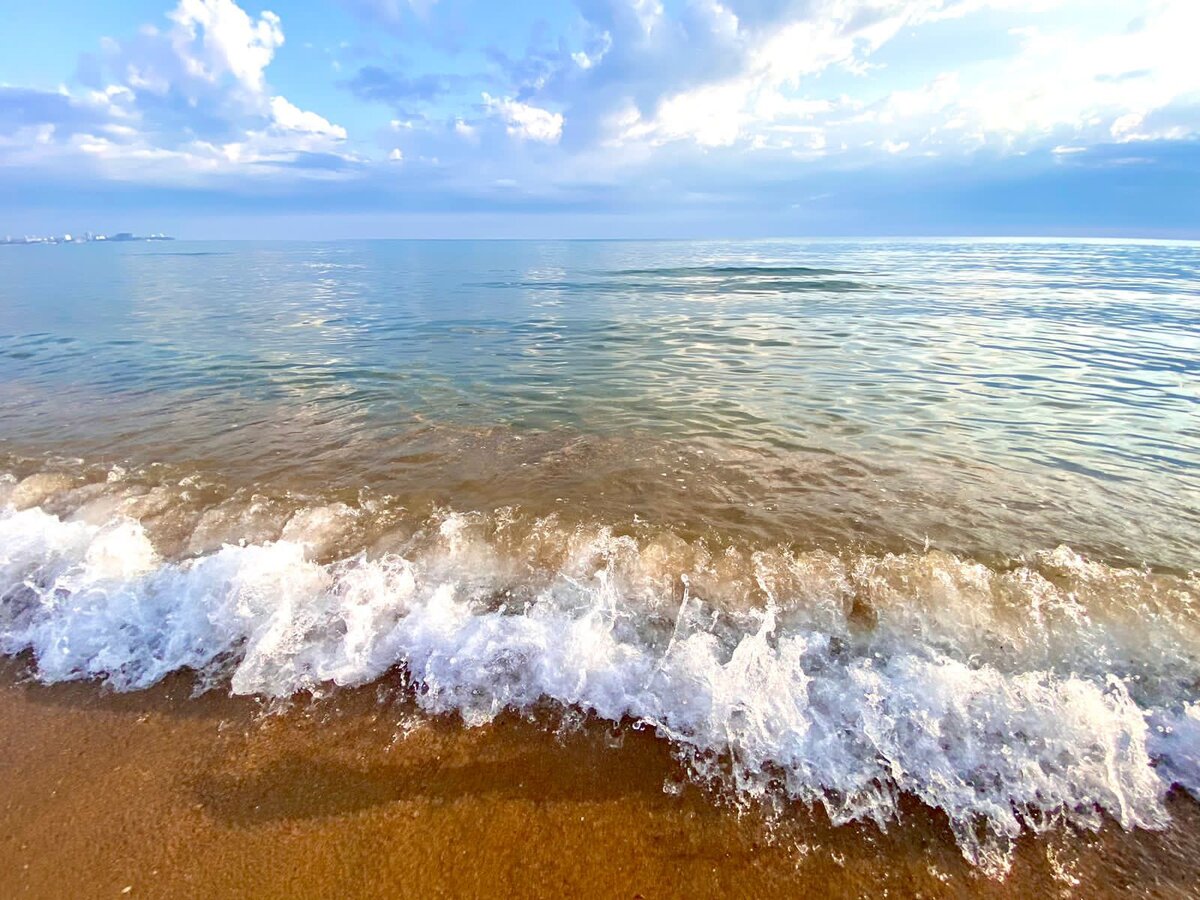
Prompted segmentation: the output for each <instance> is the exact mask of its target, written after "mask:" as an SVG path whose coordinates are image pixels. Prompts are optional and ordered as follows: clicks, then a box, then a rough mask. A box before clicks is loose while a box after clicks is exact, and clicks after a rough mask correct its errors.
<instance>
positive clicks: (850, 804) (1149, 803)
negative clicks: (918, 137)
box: [0, 241, 1200, 873]
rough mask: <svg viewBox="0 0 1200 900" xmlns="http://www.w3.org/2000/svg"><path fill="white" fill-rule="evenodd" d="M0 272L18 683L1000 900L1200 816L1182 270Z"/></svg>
mask: <svg viewBox="0 0 1200 900" xmlns="http://www.w3.org/2000/svg"><path fill="white" fill-rule="evenodd" d="M0 249H2V250H3V251H4V252H0V472H2V473H3V475H2V476H0V652H3V653H5V654H10V655H18V654H26V656H27V658H28V660H29V665H30V667H31V671H32V672H33V673H34V674H35V675H36V677H38V678H40V679H42V680H45V681H61V680H70V679H97V680H102V681H104V682H106V683H108V684H109V685H111V686H112V687H115V688H117V689H119V690H138V689H141V688H145V687H148V686H150V685H152V684H154V683H156V682H157V681H159V680H161V679H162V678H164V677H165V676H166V675H168V674H170V673H172V672H176V671H178V670H181V669H184V670H190V671H192V672H194V677H195V678H196V680H197V684H198V685H199V686H201V687H206V688H210V689H214V690H229V691H233V692H235V693H247V694H257V695H263V696H267V697H286V696H289V695H291V694H294V693H296V692H299V691H318V692H321V691H330V690H332V689H333V688H334V687H335V686H338V685H358V684H364V683H370V682H372V681H375V680H377V679H392V680H396V679H402V680H406V681H407V683H408V684H410V685H411V687H412V689H413V691H414V692H415V695H416V697H417V699H418V702H419V703H420V704H421V706H423V707H424V708H425V709H426V710H428V711H429V712H430V713H452V714H456V715H459V716H461V718H462V720H463V721H464V724H466V725H473V724H479V723H483V722H488V721H491V720H492V719H494V718H495V717H496V716H497V715H499V714H500V713H502V712H504V711H506V710H531V709H534V708H540V707H544V706H546V705H547V704H550V705H560V706H561V707H563V708H568V709H575V710H580V711H583V712H585V713H588V714H589V715H592V716H595V717H597V718H600V719H606V720H611V721H612V722H614V723H623V726H624V727H634V726H638V727H649V728H653V729H655V730H656V731H657V732H658V733H659V734H660V735H662V736H663V737H664V738H665V739H666V740H669V741H670V742H672V744H673V746H674V747H675V748H676V751H677V753H678V755H679V757H680V759H681V760H683V761H684V763H685V764H686V766H687V767H688V769H689V771H690V772H691V773H692V775H693V776H694V777H695V778H696V779H697V780H699V781H702V782H704V783H706V784H710V785H716V786H718V788H719V789H720V790H724V791H727V792H729V793H730V794H731V795H732V796H733V797H734V798H735V799H736V800H737V801H738V802H746V803H759V802H762V803H766V804H772V803H778V801H779V800H780V799H782V800H796V801H801V802H804V803H808V804H814V805H820V806H822V807H824V809H825V810H826V811H827V812H828V813H829V815H830V817H831V818H832V819H833V821H835V822H843V821H851V820H870V821H874V822H877V823H879V824H880V825H881V826H883V827H889V825H890V824H891V823H893V821H894V819H895V817H896V813H897V810H898V804H899V802H900V797H901V795H905V794H907V795H912V796H915V797H917V798H919V799H920V800H921V801H922V802H924V803H925V804H927V805H928V806H930V807H932V808H934V809H938V810H941V811H943V812H944V813H945V815H946V816H947V818H948V819H949V821H950V823H951V827H952V829H953V830H954V833H955V835H956V838H957V840H958V842H959V845H960V847H961V848H962V850H963V853H964V854H965V855H966V856H967V858H968V859H969V860H971V861H972V862H974V863H977V864H978V865H980V866H981V867H983V868H984V869H985V870H986V871H988V872H991V873H1002V872H1003V871H1004V870H1005V868H1006V867H1007V865H1008V863H1009V860H1010V859H1011V853H1012V846H1013V842H1014V840H1015V839H1016V838H1017V837H1018V836H1019V835H1020V834H1021V833H1022V832H1023V831H1026V830H1033V831H1041V830H1045V829H1047V828H1051V827H1061V826H1063V825H1067V826H1074V827H1078V828H1093V827H1097V826H1098V825H1099V824H1100V823H1101V822H1102V821H1103V820H1104V819H1105V818H1107V819H1110V820H1115V821H1117V822H1119V823H1120V824H1121V825H1123V826H1125V827H1127V828H1135V827H1142V828H1162V827H1165V826H1166V825H1167V824H1168V821H1169V818H1168V814H1167V811H1166V807H1165V805H1164V800H1165V798H1166V795H1167V793H1168V792H1169V791H1170V790H1172V789H1173V788H1175V787H1176V786H1178V787H1179V788H1181V789H1183V790H1188V791H1192V792H1194V793H1200V704H1198V701H1200V610H1198V609H1197V603H1198V602H1200V577H1198V576H1197V574H1196V569H1197V568H1200V549H1198V548H1197V542H1196V535H1197V533H1200V245H1195V244H1184V243H1179V244H1168V243H1121V242H1062V241H1057V242H1056V241H910V242H902V241H865V242H816V241H813V242H752V243H737V242H686V243H675V242H597V243H589V242H386V241H385V242H361V243H355V242H347V243H329V244H319V243H296V244H289V243H195V242H182V241H181V242H175V243H172V244H170V245H165V244H145V245H123V246H116V245H114V246H103V245H87V246H80V247H70V246H62V247H9V248H0ZM781 808H784V809H785V808H786V806H784V807H781Z"/></svg>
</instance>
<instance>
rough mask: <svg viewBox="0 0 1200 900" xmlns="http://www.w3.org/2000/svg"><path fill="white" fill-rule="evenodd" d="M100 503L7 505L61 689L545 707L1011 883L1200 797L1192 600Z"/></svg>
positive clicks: (26, 627)
mask: <svg viewBox="0 0 1200 900" xmlns="http://www.w3.org/2000/svg"><path fill="white" fill-rule="evenodd" d="M185 481H186V480H185ZM92 487H93V488H94V489H93V490H91V491H90V492H82V493H81V492H80V491H78V490H76V491H75V493H74V494H70V491H69V490H68V486H67V485H65V484H64V483H63V482H62V481H61V480H56V477H55V476H53V475H35V476H33V477H32V478H27V479H25V480H24V481H22V482H19V483H18V482H17V481H16V480H15V479H12V478H9V479H8V480H7V481H6V482H3V483H0V507H2V511H0V652H3V653H5V654H10V655H16V654H29V656H30V659H31V666H32V669H33V672H34V673H35V674H36V677H37V678H38V679H40V680H42V681H46V682H57V681H64V680H74V679H98V680H102V681H104V682H105V683H107V684H108V685H110V686H112V687H113V688H115V689H117V690H122V691H129V690H137V689H141V688H146V687H148V686H150V685H152V684H154V683H156V682H157V681H159V680H160V679H162V678H163V677H165V676H166V675H168V674H169V673H172V672H176V671H179V670H192V671H194V672H195V673H196V675H197V678H198V683H200V684H201V685H203V686H207V687H212V686H215V685H227V686H228V688H229V689H230V690H232V692H234V693H236V694H254V695H262V696H268V697H286V696H289V695H292V694H294V693H296V692H300V691H320V690H323V689H327V688H328V687H329V686H334V685H360V684H364V683H368V682H371V681H374V680H376V679H380V678H385V677H397V676H396V674H395V673H397V672H398V673H401V675H400V677H404V678H406V679H407V680H408V682H409V683H410V684H411V686H412V687H413V689H414V693H415V696H416V698H417V702H418V703H419V704H420V705H421V706H422V707H423V708H424V709H425V710H427V711H429V712H431V713H456V714H458V715H461V717H462V719H463V720H464V722H466V723H467V724H468V725H477V724H481V723H486V722H488V721H491V720H492V719H493V718H495V717H496V716H497V715H499V714H500V713H502V712H503V711H506V710H517V711H528V710H530V709H532V708H533V707H535V706H536V705H538V704H542V703H545V702H547V701H550V702H554V703H557V704H562V705H563V706H569V707H574V708H577V709H580V710H583V711H585V712H587V713H589V714H591V715H594V716H596V717H599V718H601V719H605V720H609V721H611V722H614V723H622V722H623V723H626V724H632V725H636V726H639V727H650V728H653V729H655V730H656V731H657V732H658V733H659V734H660V735H662V736H663V737H665V738H666V739H668V740H670V741H671V742H672V743H673V745H674V747H675V748H676V749H677V752H678V755H679V757H680V758H681V759H682V760H683V761H684V763H685V764H686V765H687V766H688V767H689V770H690V771H691V772H692V773H693V775H694V776H695V777H696V778H697V779H699V780H702V781H705V782H707V783H716V784H719V785H721V786H726V787H729V788H731V789H732V796H734V797H736V798H737V799H739V800H740V801H744V802H754V801H756V800H760V799H761V800H766V801H770V800H771V799H772V798H779V797H783V798H785V799H788V800H794V801H799V802H803V803H806V804H815V805H820V806H822V807H823V808H824V809H825V810H827V811H828V813H829V816H830V817H831V819H832V820H833V821H834V822H835V823H842V822H848V821H851V820H870V821H874V822H876V823H878V824H879V825H880V826H881V827H886V826H887V825H888V823H889V822H891V821H892V820H893V819H894V818H895V816H896V814H897V811H898V803H899V801H900V797H901V795H902V794H910V795H914V796H916V797H918V798H920V800H921V801H923V802H924V803H925V804H927V805H928V806H930V807H933V808H935V809H938V810H941V811H942V812H944V813H945V815H946V816H947V818H948V820H949V822H950V825H951V828H952V829H953V831H954V833H955V835H956V838H957V840H958V842H959V844H960V846H961V848H962V851H963V853H964V854H965V855H966V856H967V858H968V859H970V860H971V861H973V862H974V863H976V864H978V865H981V866H983V867H984V868H986V869H987V870H988V871H991V872H996V873H999V872H1003V871H1005V870H1006V868H1007V866H1008V864H1009V860H1010V858H1011V852H1012V844H1013V841H1014V840H1015V839H1016V838H1017V837H1018V836H1019V835H1020V834H1021V832H1022V831H1023V830H1025V829H1032V830H1035V831H1040V830H1044V829H1046V828H1049V827H1052V826H1060V825H1063V824H1066V825H1069V826H1073V827H1079V828H1095V827H1098V826H1099V824H1100V823H1101V821H1102V819H1103V816H1108V817H1110V818H1112V819H1114V820H1116V821H1117V822H1119V823H1120V824H1121V825H1122V826H1124V827H1126V828H1134V827H1144V828H1160V827H1163V826H1165V825H1166V824H1167V821H1168V816H1167V812H1166V809H1165V806H1164V799H1165V796H1166V794H1167V792H1168V791H1169V789H1170V788H1171V787H1172V786H1173V785H1174V784H1181V785H1183V786H1184V787H1185V788H1187V789H1188V790H1190V791H1192V792H1194V793H1195V792H1200V705H1198V704H1197V703H1196V702H1195V701H1196V695H1197V686H1198V684H1200V681H1198V678H1200V625H1198V623H1197V617H1196V611H1195V603H1196V601H1197V598H1200V584H1198V582H1197V579H1196V577H1195V576H1194V575H1182V574H1178V573H1176V574H1171V573H1155V572H1151V571H1148V570H1140V569H1121V568H1113V567H1109V566H1107V565H1104V564H1103V563H1101V562H1098V561H1093V560H1089V559H1085V558H1083V557H1081V556H1079V555H1078V554H1076V553H1075V552H1073V551H1072V550H1070V549H1068V548H1066V547H1059V548H1057V549H1053V550H1049V551H1047V552H1045V553H1042V554H1038V555H1036V556H1034V557H1030V558H1027V559H1023V560H1015V561H1012V562H1011V564H1009V565H996V564H993V565H992V566H988V565H984V564H983V563H981V562H978V561H975V560H972V559H968V558H963V557H960V556H955V555H952V554H949V553H945V552H941V551H937V550H928V551H925V552H913V553H901V554H886V553H876V554H871V553H865V552H862V551H851V550H845V551H834V550H811V551H805V552H800V551H796V550H793V549H790V548H788V547H787V546H764V547H745V546H737V545H732V544H726V545H721V544H718V543H715V542H706V541H704V540H698V539H690V540H689V539H685V538H683V537H681V536H680V535H677V534H675V533H673V532H671V531H670V530H667V529H658V530H657V531H653V530H647V529H639V528H638V527H636V526H635V525H634V526H628V527H619V526H617V525H614V524H604V523H590V524H589V523H584V524H574V525H571V524H567V523H565V522H563V521H560V520H559V519H558V518H557V517H555V516H548V517H540V518H531V517H525V516H523V515H522V514H521V513H520V511H519V510H509V509H504V510H499V511H496V512H493V513H488V514H484V513H463V512H453V511H448V510H441V511H437V512H434V513H433V514H431V515H423V516H422V517H419V518H417V519H406V518H405V517H404V515H403V514H402V513H400V512H397V511H396V510H382V509H380V508H377V507H375V506H372V505H371V504H369V503H366V504H360V505H358V506H355V505H352V504H346V503H328V502H325V503H310V504H306V503H305V502H301V501H295V502H292V503H291V504H290V505H286V504H285V505H282V506H281V505H279V504H275V505H272V504H271V503H269V502H267V501H265V500H264V499H263V498H251V499H250V500H247V501H246V502H245V504H243V505H242V506H240V507H238V508H236V509H234V508H233V507H232V506H231V505H230V503H225V504H224V505H223V506H218V507H214V508H210V509H209V510H208V511H207V512H205V513H203V514H201V513H197V514H196V515H195V516H194V517H193V518H192V519H190V520H188V523H189V524H188V526H187V530H188V532H189V534H188V536H187V537H186V539H183V540H176V541H175V542H174V544H172V545H171V546H173V547H174V549H173V550H170V551H167V550H164V547H166V546H167V545H168V544H170V542H168V541H165V540H164V539H162V538H161V537H160V532H163V526H162V522H163V521H164V518H163V517H164V515H169V513H170V512H171V510H172V508H174V507H177V506H181V505H185V504H186V502H187V497H188V490H189V487H188V485H187V484H185V483H181V484H180V485H179V486H175V487H173V488H172V489H171V490H166V489H165V488H154V489H149V488H146V487H145V486H133V485H127V484H124V483H123V481H122V478H121V474H120V473H119V472H118V473H116V474H114V476H113V477H112V478H111V479H110V481H109V483H106V484H103V485H94V486H92ZM68 495H70V497H71V498H72V499H69V500H64V499H63V498H64V497H66V496H68ZM213 509H219V510H220V513H219V514H215V513H214V512H213ZM264 510H266V511H264ZM272 510H273V511H272ZM367 518H372V519H373V520H375V521H376V522H378V521H386V523H387V527H384V528H376V529H375V530H374V531H372V530H371V529H367V528H365V527H364V525H363V520H364V519H367ZM163 533H165V532H163ZM368 533H370V534H371V535H373V536H372V537H371V538H370V539H367V538H365V537H363V535H366V534H368ZM347 535H352V536H354V537H353V538H352V539H348V538H347ZM348 540H350V543H349V544H348V543H347V541H348Z"/></svg>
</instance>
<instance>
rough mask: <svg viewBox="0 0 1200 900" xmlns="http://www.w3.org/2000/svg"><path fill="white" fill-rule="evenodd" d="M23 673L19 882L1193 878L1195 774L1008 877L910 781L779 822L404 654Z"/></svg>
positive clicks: (198, 885)
mask: <svg viewBox="0 0 1200 900" xmlns="http://www.w3.org/2000/svg"><path fill="white" fill-rule="evenodd" d="M27 678H28V672H27V670H26V668H25V666H24V664H23V663H22V662H20V661H14V660H7V661H5V662H4V663H3V665H0V716H2V717H3V720H4V721H5V722H6V723H7V726H8V727H7V728H5V729H4V732H3V735H2V736H0V757H3V758H4V759H5V760H7V763H8V764H7V765H6V766H4V767H3V768H2V769H0V772H2V774H0V779H2V780H0V793H2V794H3V796H4V797H5V802H4V804H3V807H2V808H3V820H2V821H0V835H3V838H0V871H2V872H7V873H9V877H10V878H11V879H12V880H11V881H10V882H9V883H10V884H11V885H12V886H13V888H14V890H13V894H12V896H18V897H60V896H123V895H133V896H152V897H160V896H161V897H168V896H169V897H211V896H228V897H242V896H247V897H248V896H254V897H262V898H266V897H319V896H341V897H377V896H378V897H383V896H397V895H399V896H472V895H479V894H481V893H485V892H486V893H496V892H500V891H503V892H504V893H508V894H511V895H514V896H530V897H540V896H569V895H583V896H606V897H610V896H625V897H635V896H638V895H641V896H643V897H646V898H649V897H667V896H684V895H688V896H755V897H774V896H785V895H788V896H794V895H801V896H803V895H805V894H806V893H812V892H820V893H822V894H824V895H827V896H847V897H849V896H884V895H885V892H888V893H895V892H899V893H901V894H902V895H912V896H915V895H920V896H923V897H951V896H961V895H962V894H964V893H969V894H971V895H973V896H985V897H1010V896H1028V895H1030V894H1033V893H1035V892H1036V893H1039V894H1043V895H1046V896H1088V897H1104V896H1129V895H1130V892H1133V894H1134V895H1139V896H1153V897H1182V896H1186V895H1187V893H1188V892H1189V891H1190V890H1191V889H1192V887H1193V886H1194V885H1195V883H1196V881H1197V878H1200V852H1197V851H1200V804H1197V803H1196V802H1194V801H1193V800H1191V799H1189V798H1188V797H1187V796H1186V795H1185V794H1184V793H1183V792H1181V791H1177V792H1175V794H1173V796H1172V799H1171V800H1170V801H1169V803H1168V806H1169V808H1170V811H1171V815H1172V818H1173V824H1172V825H1171V826H1170V827H1169V828H1168V829H1167V830H1166V831H1163V832H1146V831H1135V832H1124V831H1122V830H1121V829H1120V828H1119V827H1117V826H1115V825H1113V824H1111V823H1110V824H1107V825H1106V826H1104V828H1102V830H1101V831H1100V832H1099V833H1098V834H1093V833H1090V832H1075V831H1060V832H1057V833H1053V832H1052V833H1051V834H1050V835H1048V836H1043V837H1038V838H1034V837H1032V836H1030V835H1028V834H1027V835H1025V836H1023V837H1022V838H1021V839H1020V841H1019V842H1018V845H1017V849H1016V854H1015V857H1014V864H1013V869H1012V872H1011V873H1010V875H1009V876H1008V877H1007V878H1006V879H1004V880H997V879H992V878H989V877H987V876H986V875H984V874H983V873H982V872H981V871H979V870H977V869H973V868H971V867H970V866H969V865H968V864H967V863H966V861H965V860H964V859H963V857H962V855H961V854H960V853H959V851H958V848H957V847H956V845H955V844H954V841H953V839H952V837H951V835H950V831H949V829H948V827H947V826H946V823H945V819H944V818H943V817H942V816H940V815H939V814H937V813H935V812H932V811H930V810H928V809H927V808H925V807H922V806H921V805H920V804H919V803H917V802H916V801H912V800H909V801H908V802H905V803H903V804H902V807H901V808H902V821H901V822H899V823H896V824H893V825H891V827H890V828H889V829H888V831H887V832H884V833H881V832H879V830H878V829H877V828H875V827H874V826H872V825H850V826H843V827H840V828H832V827H830V825H829V824H828V822H827V821H826V820H824V817H823V816H822V815H820V814H810V813H808V812H806V811H805V810H803V809H801V808H789V809H787V810H785V811H784V812H783V814H782V815H781V816H777V817H774V818H773V819H772V820H771V821H769V822H768V820H767V819H765V818H764V817H763V815H762V814H761V813H759V812H755V811H749V812H743V813H742V814H739V813H738V812H737V811H736V810H734V809H731V808H730V807H729V805H728V804H726V803H724V802H720V800H719V798H714V797H713V796H710V795H709V794H708V793H707V792H706V791H704V790H702V789H700V788H698V787H696V786H695V785H694V784H691V783H689V782H686V781H684V779H683V772H682V769H681V767H680V766H679V764H678V763H677V762H675V760H674V759H673V758H672V756H671V751H670V748H669V746H668V744H667V742H666V741H664V740H661V739H659V738H657V737H655V736H654V735H652V734H649V733H647V732H645V731H636V730H634V729H632V728H630V727H628V726H622V727H621V728H619V729H615V730H614V729H612V728H609V727H607V726H605V725H603V724H601V723H595V722H584V723H582V724H581V725H579V726H577V727H574V728H563V727H557V728H556V727H554V720H555V719H556V718H557V719H559V720H563V719H568V720H569V719H570V718H571V714H570V713H568V714H566V716H565V717H564V716H557V717H555V716H552V715H549V714H547V715H546V716H544V717H543V716H539V717H538V720H537V721H529V720H526V719H523V718H520V717H518V716H515V715H506V716H503V717H501V718H500V719H498V720H497V721H496V722H495V723H493V724H491V725H487V726H482V727H477V728H467V727H465V726H464V725H463V724H461V722H460V721H459V720H458V719H457V717H429V716H425V715H423V714H420V713H418V712H416V710H415V706H414V705H413V704H412V703H411V700H410V699H409V698H407V697H406V696H404V695H403V694H402V693H401V692H399V691H397V690H396V689H394V688H392V687H390V686H389V684H390V683H391V682H393V681H395V679H394V676H389V677H385V679H383V680H381V681H380V682H377V683H375V684H373V685H369V686H367V687H364V688H359V689H354V690H340V691H336V692H333V693H332V694H331V695H330V696H329V697H327V698H326V699H321V700H311V699H305V700H302V699H299V698H297V699H293V700H292V701H290V702H289V703H288V704H286V708H283V707H277V708H276V709H275V711H273V712H269V713H268V712H267V707H266V706H265V705H264V704H262V703H261V702H259V701H257V700H255V699H252V698H235V697H230V696H228V695H227V694H226V693H225V692H224V690H223V689H222V688H217V689H215V690H212V691H209V692H207V693H205V694H202V695H199V696H193V686H192V682H191V681H190V679H189V678H187V677H186V676H182V675H181V676H172V677H171V678H168V679H167V680H166V681H164V682H163V683H162V684H160V685H157V686H156V687H154V688H151V689H149V690H146V691H139V692H132V693H125V694H122V693H115V692H112V691H108V690H104V689H102V688H100V687H98V686H97V685H95V684H91V683H70V684H60V685H52V686H46V685H41V684H38V683H35V682H31V681H29V680H27ZM664 784H666V785H669V786H671V789H670V790H669V791H668V790H664ZM714 801H716V802H714ZM1073 881H1074V882H1076V883H1074V884H1073V883H1072V882H1073ZM126 888H129V890H128V891H127V892H125V889H126ZM123 892H125V893H123Z"/></svg>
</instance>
